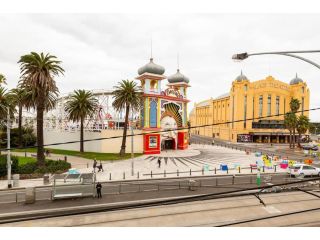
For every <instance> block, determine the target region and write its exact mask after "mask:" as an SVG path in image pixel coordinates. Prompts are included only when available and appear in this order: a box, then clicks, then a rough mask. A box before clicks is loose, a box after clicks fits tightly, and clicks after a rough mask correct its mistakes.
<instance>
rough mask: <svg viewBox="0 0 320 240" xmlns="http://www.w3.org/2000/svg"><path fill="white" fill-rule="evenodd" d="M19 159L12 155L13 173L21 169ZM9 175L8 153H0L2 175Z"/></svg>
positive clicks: (0, 174) (0, 171)
mask: <svg viewBox="0 0 320 240" xmlns="http://www.w3.org/2000/svg"><path fill="white" fill-rule="evenodd" d="M18 168H19V159H18V157H16V156H11V173H12V174H15V173H18V171H19V169H18ZM6 175H7V155H0V177H3V176H6Z"/></svg>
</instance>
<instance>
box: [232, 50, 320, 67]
mask: <svg viewBox="0 0 320 240" xmlns="http://www.w3.org/2000/svg"><path fill="white" fill-rule="evenodd" d="M293 53H294V54H293ZM295 53H320V50H305V51H280V52H261V53H247V52H244V53H237V54H234V55H232V59H234V60H240V61H242V60H245V59H247V58H248V57H250V56H257V55H282V56H287V57H293V58H297V59H300V60H302V61H304V62H307V63H309V64H311V65H313V66H315V67H317V68H319V69H320V65H319V64H317V63H315V62H313V61H311V60H309V59H306V58H303V57H300V56H298V55H295Z"/></svg>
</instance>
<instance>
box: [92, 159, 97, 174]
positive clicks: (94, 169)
mask: <svg viewBox="0 0 320 240" xmlns="http://www.w3.org/2000/svg"><path fill="white" fill-rule="evenodd" d="M96 167H97V160H96V159H94V161H93V172H96Z"/></svg>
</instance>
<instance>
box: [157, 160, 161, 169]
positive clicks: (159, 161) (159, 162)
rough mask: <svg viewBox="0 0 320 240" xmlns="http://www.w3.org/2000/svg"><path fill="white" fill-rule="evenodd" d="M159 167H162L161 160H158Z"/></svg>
mask: <svg viewBox="0 0 320 240" xmlns="http://www.w3.org/2000/svg"><path fill="white" fill-rule="evenodd" d="M158 165H159V168H160V167H161V160H160V158H158Z"/></svg>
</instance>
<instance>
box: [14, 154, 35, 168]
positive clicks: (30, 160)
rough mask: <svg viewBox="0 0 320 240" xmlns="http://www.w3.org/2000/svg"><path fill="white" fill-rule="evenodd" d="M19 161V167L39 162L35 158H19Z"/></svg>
mask: <svg viewBox="0 0 320 240" xmlns="http://www.w3.org/2000/svg"><path fill="white" fill-rule="evenodd" d="M17 157H18V159H19V166H21V165H24V164H26V163H30V162H36V161H37V160H36V159H35V158H33V157H21V156H17Z"/></svg>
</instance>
